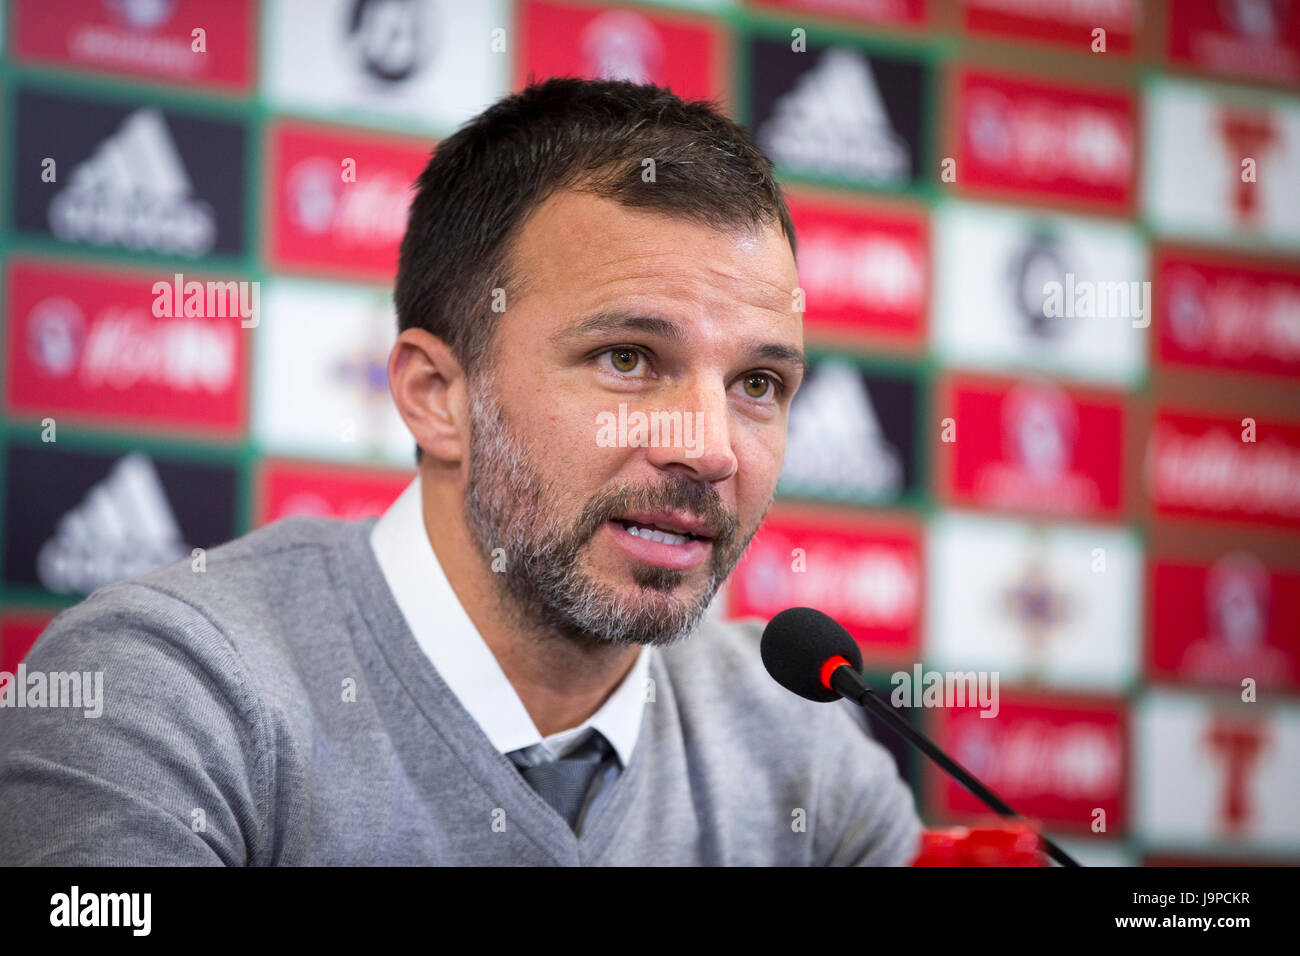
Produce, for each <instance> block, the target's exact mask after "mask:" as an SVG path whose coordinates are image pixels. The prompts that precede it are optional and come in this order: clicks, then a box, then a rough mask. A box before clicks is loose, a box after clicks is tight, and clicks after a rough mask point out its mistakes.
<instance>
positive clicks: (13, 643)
mask: <svg viewBox="0 0 1300 956" xmlns="http://www.w3.org/2000/svg"><path fill="white" fill-rule="evenodd" d="M52 620H54V616H53V615H52V614H44V615H37V614H6V615H5V616H4V617H3V618H0V671H6V672H8V673H10V674H12V673H14V671H15V670H17V668H18V664H19V663H20V662H21V661H22V659H23V658H25V657H26V656H27V652H28V651H30V650H31V649H32V645H33V644H35V643H36V639H37V638H38V637H40V636H41V634H42V633H44V631H45V629H46V628H47V627H49V624H50V621H52Z"/></svg>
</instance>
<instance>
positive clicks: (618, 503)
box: [576, 475, 739, 552]
mask: <svg viewBox="0 0 1300 956" xmlns="http://www.w3.org/2000/svg"><path fill="white" fill-rule="evenodd" d="M636 511H682V512H685V513H687V514H689V515H690V516H691V517H693V518H695V519H697V520H699V521H702V522H703V523H704V524H705V526H706V527H707V528H708V529H709V537H710V538H712V539H713V545H714V547H715V548H716V549H718V550H719V551H723V552H725V551H726V550H727V549H728V548H729V547H730V546H731V543H732V541H734V540H735V537H736V533H737V528H738V525H739V522H738V521H737V520H736V516H735V515H733V514H732V513H731V512H730V511H728V510H727V507H726V505H724V504H723V503H722V497H721V496H720V495H719V494H718V492H717V491H716V490H714V488H713V486H712V485H709V484H706V483H704V482H700V481H696V480H693V479H691V478H687V477H686V476H685V475H676V476H673V477H665V478H664V480H663V481H661V482H658V483H657V484H654V485H651V486H649V487H646V486H629V485H622V486H619V487H615V488H607V489H605V490H603V491H601V492H599V493H598V494H596V495H595V496H594V497H593V498H592V499H591V500H590V501H588V502H587V505H586V507H585V508H583V510H582V514H581V515H580V516H579V518H578V521H577V529H576V530H577V532H578V533H577V535H576V538H577V540H579V541H582V542H584V543H585V542H586V541H587V540H588V539H590V538H591V536H592V535H594V534H595V533H596V532H597V531H598V530H600V527H601V526H602V525H603V524H604V523H605V522H606V521H609V520H610V519H611V518H616V517H618V516H619V515H623V514H627V513H629V512H636Z"/></svg>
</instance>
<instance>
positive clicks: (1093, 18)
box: [962, 0, 1142, 54]
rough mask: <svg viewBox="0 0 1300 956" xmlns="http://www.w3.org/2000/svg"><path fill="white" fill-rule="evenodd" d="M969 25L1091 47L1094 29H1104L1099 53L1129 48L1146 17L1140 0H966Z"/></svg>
mask: <svg viewBox="0 0 1300 956" xmlns="http://www.w3.org/2000/svg"><path fill="white" fill-rule="evenodd" d="M962 9H963V14H964V18H965V23H966V29H967V30H969V31H970V32H972V33H984V34H989V35H993V36H996V37H999V38H1001V39H1005V38H1006V37H1008V36H1011V37H1019V38H1021V39H1025V40H1041V41H1044V42H1047V43H1053V44H1059V45H1068V46H1071V47H1074V48H1075V49H1077V50H1085V51H1086V50H1092V49H1093V45H1094V42H1095V40H1096V37H1095V36H1094V34H1093V31H1094V30H1096V29H1101V30H1104V31H1105V43H1106V45H1105V47H1104V48H1103V49H1102V50H1098V51H1097V52H1106V53H1111V54H1114V53H1128V52H1131V51H1132V49H1133V37H1134V35H1135V34H1136V32H1137V30H1138V28H1139V26H1141V22H1142V6H1141V2H1140V0H1070V2H1068V3H1062V2H1061V0H963V3H962Z"/></svg>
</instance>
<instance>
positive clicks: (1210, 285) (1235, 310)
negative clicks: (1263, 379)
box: [1156, 251, 1300, 375]
mask: <svg viewBox="0 0 1300 956" xmlns="http://www.w3.org/2000/svg"><path fill="white" fill-rule="evenodd" d="M1156 281H1157V282H1158V283H1159V286H1160V289H1161V295H1160V296H1159V297H1158V298H1157V308H1160V307H1161V306H1163V308H1162V311H1161V318H1162V321H1161V322H1160V323H1159V326H1160V335H1159V353H1158V354H1159V356H1160V359H1161V360H1162V361H1165V362H1176V363H1180V364H1187V365H1198V366H1201V367H1205V368H1222V369H1233V370H1239V371H1245V372H1264V373H1273V374H1289V375H1297V374H1300V269H1298V268H1296V267H1295V266H1294V265H1292V264H1289V263H1288V264H1278V265H1276V266H1273V265H1262V264H1256V263H1252V262H1251V261H1250V260H1245V261H1241V260H1237V261H1225V260H1223V259H1221V258H1219V257H1216V256H1209V255H1205V254H1197V253H1190V252H1177V251H1163V252H1160V253H1157V265H1156Z"/></svg>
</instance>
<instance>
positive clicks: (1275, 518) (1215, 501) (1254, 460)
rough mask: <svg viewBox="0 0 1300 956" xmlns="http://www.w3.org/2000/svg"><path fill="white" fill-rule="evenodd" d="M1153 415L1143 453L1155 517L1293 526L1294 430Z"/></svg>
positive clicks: (1297, 491)
mask: <svg viewBox="0 0 1300 956" xmlns="http://www.w3.org/2000/svg"><path fill="white" fill-rule="evenodd" d="M1248 427H1249V426H1243V424H1242V423H1241V421H1240V420H1239V419H1235V418H1222V417H1210V416H1201V415H1187V414H1181V413H1175V412H1169V411H1161V412H1158V413H1157V415H1156V421H1155V425H1154V427H1153V428H1152V431H1151V439H1150V444H1149V445H1148V447H1147V459H1146V478H1147V487H1148V489H1149V491H1150V494H1151V500H1152V502H1153V504H1154V506H1155V510H1156V512H1157V513H1159V514H1173V515H1187V516H1197V517H1215V518H1229V519H1238V520H1248V521H1259V522H1265V523H1269V524H1276V525H1282V526H1288V527H1294V526H1296V525H1298V524H1300V426H1297V425H1283V424H1279V423H1276V422H1265V421H1259V422H1257V423H1256V424H1255V432H1256V440H1254V441H1243V440H1242V437H1243V432H1244V431H1245V429H1246V428H1248Z"/></svg>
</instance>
